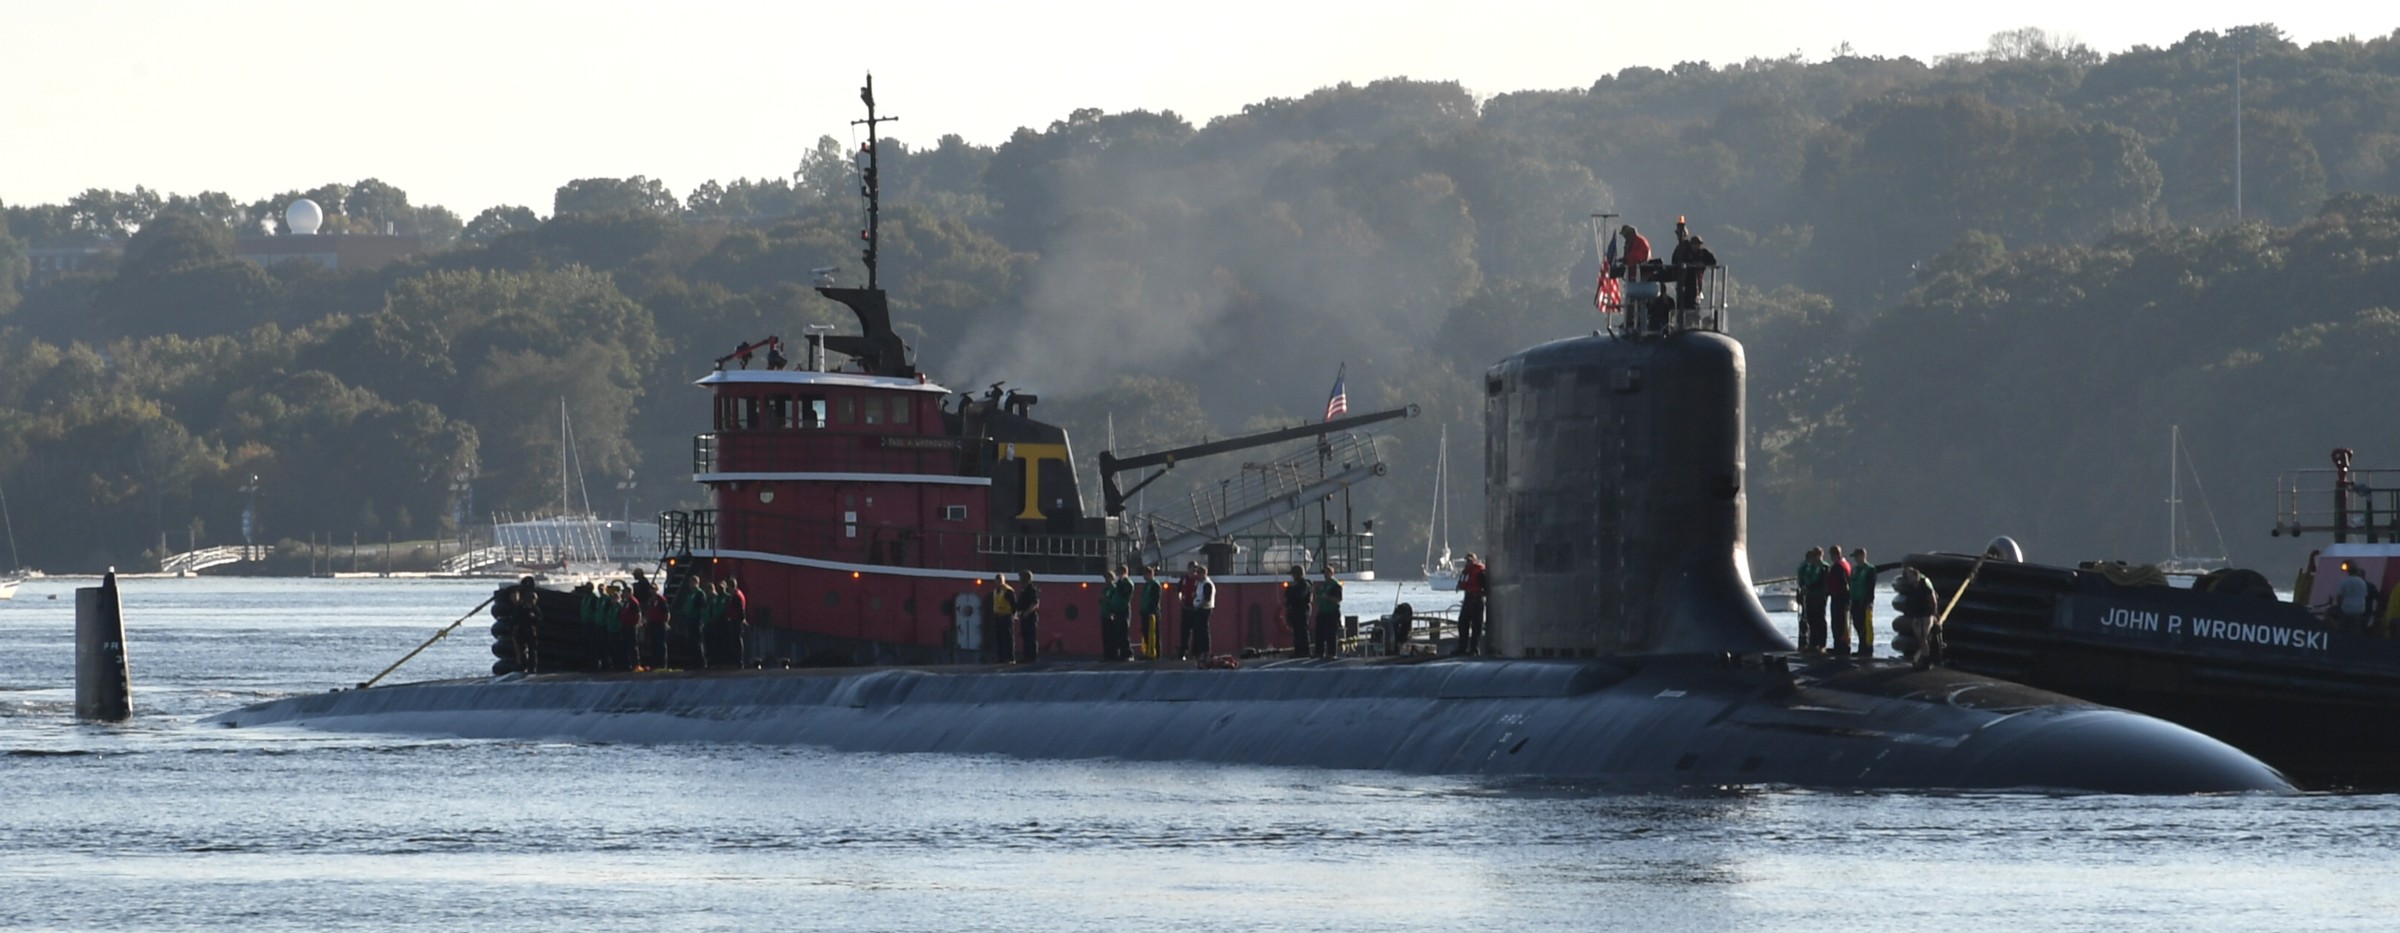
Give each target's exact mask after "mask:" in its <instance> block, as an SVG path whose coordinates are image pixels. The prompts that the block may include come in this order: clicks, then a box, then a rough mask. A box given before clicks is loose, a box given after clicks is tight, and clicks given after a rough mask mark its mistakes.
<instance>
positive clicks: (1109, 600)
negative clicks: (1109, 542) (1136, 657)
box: [1100, 564, 1133, 661]
mask: <svg viewBox="0 0 2400 933" xmlns="http://www.w3.org/2000/svg"><path fill="white" fill-rule="evenodd" d="M1132 614H1133V576H1132V575H1131V574H1128V573H1126V571H1125V565H1124V564H1118V565H1116V566H1115V567H1113V568H1111V569H1110V570H1109V571H1108V583H1107V584H1106V585H1104V586H1103V587H1101V589H1100V659H1101V660H1103V661H1125V660H1130V659H1131V658H1132V657H1133V647H1132V645H1131V644H1129V642H1128V635H1127V632H1128V628H1129V626H1128V623H1127V619H1128V618H1129V617H1130V616H1131V615H1132Z"/></svg>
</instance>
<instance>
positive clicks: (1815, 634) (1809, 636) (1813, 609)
mask: <svg viewBox="0 0 2400 933" xmlns="http://www.w3.org/2000/svg"><path fill="white" fill-rule="evenodd" d="M1792 583H1793V586H1794V587H1795V588H1796V589H1798V590H1799V593H1800V651H1801V653H1803V654H1809V653H1815V652H1819V651H1823V650H1825V598H1826V597H1825V549H1824V548H1815V547H1812V548H1809V549H1808V556H1807V557H1804V558H1802V559H1801V560H1800V569H1798V570H1795V571H1792Z"/></svg>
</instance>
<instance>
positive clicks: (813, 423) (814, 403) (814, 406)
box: [800, 396, 825, 428]
mask: <svg viewBox="0 0 2400 933" xmlns="http://www.w3.org/2000/svg"><path fill="white" fill-rule="evenodd" d="M800 426H801V427H803V428H821V427H824V426H825V400H824V399H822V398H817V397H814V396H810V397H806V398H802V399H801V400H800Z"/></svg>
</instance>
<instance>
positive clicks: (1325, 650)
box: [1313, 564, 1342, 658]
mask: <svg viewBox="0 0 2400 933" xmlns="http://www.w3.org/2000/svg"><path fill="white" fill-rule="evenodd" d="M1322 575H1323V577H1324V578H1323V579H1321V580H1319V581H1317V589H1316V592H1315V594H1313V595H1314V598H1315V606H1316V610H1317V647H1316V651H1315V654H1316V656H1317V657H1320V658H1330V657H1333V656H1334V655H1337V654H1340V653H1341V646H1342V581H1340V580H1337V579H1334V576H1333V565H1332V564H1326V565H1325V569H1324V571H1323V572H1322Z"/></svg>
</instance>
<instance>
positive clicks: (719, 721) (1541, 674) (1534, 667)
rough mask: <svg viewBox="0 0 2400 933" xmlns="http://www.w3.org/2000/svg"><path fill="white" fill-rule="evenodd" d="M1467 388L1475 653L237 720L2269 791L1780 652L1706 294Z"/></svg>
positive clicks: (437, 688) (1471, 768)
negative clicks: (1752, 572)
mask: <svg viewBox="0 0 2400 933" xmlns="http://www.w3.org/2000/svg"><path fill="white" fill-rule="evenodd" d="M1659 316H1660V317H1661V318H1663V320H1661V321H1659V322H1658V323H1655V324H1651V325H1648V326H1638V327H1637V326H1633V325H1626V326H1622V327H1612V328H1609V329H1606V330H1602V331H1598V332H1595V333H1593V334H1591V335H1589V336H1583V337H1576V338H1571V339H1563V340H1556V341H1552V342H1549V343H1545V344H1542V345H1539V346H1536V347H1533V348H1531V349H1528V350H1525V351H1523V352H1520V353H1518V354H1516V355H1514V356H1512V357H1510V358H1508V359H1506V360H1503V361H1501V362H1500V363H1499V364H1497V365H1495V366H1493V367H1492V368H1491V369H1490V370H1489V371H1488V372H1487V373H1486V374H1485V375H1484V382H1483V389H1484V394H1485V413H1486V414H1485V457H1486V463H1487V480H1486V488H1485V497H1486V506H1487V507H1486V528H1485V534H1484V539H1485V541H1487V542H1489V543H1490V545H1491V548H1490V549H1491V552H1492V555H1491V559H1490V568H1491V569H1490V580H1491V592H1490V597H1489V605H1490V608H1491V621H1490V633H1489V640H1490V650H1491V654H1490V655H1489V656H1482V657H1458V658H1441V659H1430V660H1429V659H1421V658H1405V657H1401V658H1377V659H1350V658H1344V659H1274V660H1265V661H1260V662H1256V663H1250V664H1247V665H1245V666H1243V667H1241V668H1240V669H1235V670H1221V669H1194V668H1191V667H1188V666H1185V665H1181V664H1176V663H1173V662H1148V663H1144V662H1096V661H1079V660H1053V661H1042V662H1036V663H1027V664H1017V665H919V666H884V667H868V668H855V667H833V668H800V669H785V670H755V669H751V670H731V671H691V672H674V671H650V672H622V673H535V674H524V673H510V674H506V675H501V676H497V677H491V678H474V679H463V680H445V681H431V682H421V683H412V684H401V685H394V686H384V687H374V688H368V689H356V690H342V691H336V692H332V693H325V694H316V695H307V696H296V697H289V698H284V699H278V700H273V701H268V702H264V703H259V704H256V705H252V706H248V707H244V708H241V709H237V710H234V711H231V712H227V713H224V714H220V715H218V716H216V717H213V719H212V720H211V721H212V722H214V723H216V724H219V725H222V726H227V727H240V728H252V727H262V726H289V727H300V728H307V729H318V730H338V731H350V732H377V733H403V734H414V735H426V736H457V737H469V738H514V739H537V740H549V739H568V740H583V741H604V742H640V743H683V742H710V743H720V742H732V743H762V744H791V745H808V746H818V747H824V748H829V749H835V750H843V751H857V752H932V753H950V754H966V755H1001V756H1015V757H1024V758H1045V759H1124V760H1140V761H1191V762H1210V763H1223V764H1238V765H1264V766H1298V767H1315V768H1338V769H1372V770H1389V771H1397V772H1411V773H1426V774H1446V775H1476V776H1489V777H1495V778H1533V779H1543V780H1558V781H1568V782H1578V783H1585V782H1588V783H1593V784H1597V785H1600V786H1604V787H1611V788H1626V789H1654V788H1714V787H1727V786H1751V785H1758V786H1797V787H1809V788H1829V789H1860V790H1893V789H1903V790H2025V791H2038V792H2085V793H2138V794H2190V793H2219V792H2245V791H2264V792H2287V791H2290V790H2291V785H2290V784H2289V783H2287V782H2286V781H2285V780H2284V778H2283V777H2282V776H2281V775H2280V774H2279V773H2277V772H2276V771H2275V770H2274V769H2272V768H2270V767H2268V766H2266V765H2265V764H2262V763H2260V762H2259V761H2257V760H2256V759H2253V758H2251V757H2250V756H2248V755H2246V754H2243V753H2242V752H2240V751H2238V750H2236V749H2234V748H2232V747H2231V746H2228V745H2226V744H2224V743H2222V742H2219V741H2217V740H2215V739H2212V738H2209V737H2207V736H2204V735H2202V734H2200V733H2197V732H2194V731H2191V730H2189V729H2186V728H2184V727H2182V726H2178V725H2174V724H2171V723H2168V722H2165V721H2163V720H2159V719H2154V718H2151V717H2148V716H2143V715H2139V714H2136V713H2131V712H2126V711H2123V710H2119V709H2114V708H2110V707H2106V706H2101V705H2098V704H2094V703H2089V702H2085V701H2081V700H2077V699H2074V698H2072V697H2067V696H2063V695H2060V694H2056V693H2050V692H2045V691H2041V690H2036V689H2033V688H2030V687H2025V686H2021V685H2017V684H2013V683H2009V682H2006V681H2001V680H1995V679H1992V678H1988V677H1983V676H1978V675H1975V674H1969V673H1964V672H1959V671H1954V670H1949V669H1945V668H1940V667H1936V668H1932V669H1929V670H1916V669H1914V668H1913V667H1912V666H1910V665H1908V664H1906V663H1903V662H1898V661H1875V660H1864V659H1835V658H1822V657H1813V656H1807V655H1801V654H1798V653H1796V652H1795V651H1794V650H1793V646H1792V644H1791V643H1790V641H1789V640H1788V639H1786V638H1785V637H1784V636H1783V635H1782V634H1781V633H1780V632H1779V631H1777V630H1776V629H1775V628H1774V627H1773V626H1772V624H1771V623H1770V621H1769V619H1768V618H1767V614H1766V611H1765V610H1764V608H1763V607H1762V606H1760V604H1759V602H1758V599H1757V597H1756V595H1755V593H1754V592H1753V590H1752V588H1751V586H1750V578H1749V571H1748V562H1747V558H1746V556H1745V543H1744V538H1745V534H1746V523H1747V515H1746V500H1745V496H1744V492H1743V478H1744V463H1743V443H1742V437H1743V375H1744V358H1743V350H1742V346H1741V344H1740V343H1739V342H1738V341H1736V340H1735V339H1734V338H1733V337H1732V336H1731V335H1729V334H1728V333H1726V332H1725V328H1724V323H1723V322H1724V320H1725V315H1724V312H1723V309H1722V308H1721V307H1720V308H1715V309H1701V310H1700V311H1683V312H1666V313H1662V314H1660V315H1659Z"/></svg>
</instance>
